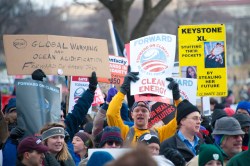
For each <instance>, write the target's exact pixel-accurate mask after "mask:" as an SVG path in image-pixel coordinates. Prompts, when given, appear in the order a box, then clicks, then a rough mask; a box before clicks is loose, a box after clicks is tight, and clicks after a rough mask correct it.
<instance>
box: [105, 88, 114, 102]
mask: <svg viewBox="0 0 250 166" xmlns="http://www.w3.org/2000/svg"><path fill="white" fill-rule="evenodd" d="M116 93H117V89H116V88H110V89H109V90H108V96H107V99H106V101H107V102H110V101H111V100H112V98H113V97H114V96H115V95H116Z"/></svg>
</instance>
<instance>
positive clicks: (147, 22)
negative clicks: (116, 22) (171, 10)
mask: <svg viewBox="0 0 250 166" xmlns="http://www.w3.org/2000/svg"><path fill="white" fill-rule="evenodd" d="M149 1H150V2H149ZM170 2H171V0H161V1H159V2H158V4H156V5H155V7H152V2H151V0H144V8H143V14H142V16H141V18H140V20H139V21H138V23H137V24H136V26H135V28H134V30H133V31H132V33H131V39H135V38H139V37H142V36H145V35H146V34H147V31H148V29H149V28H150V26H151V25H152V23H153V21H154V20H155V19H156V17H157V16H158V15H159V14H160V13H161V12H162V11H163V10H164V8H165V7H166V6H167V5H168V4H169V3H170ZM150 6H151V8H150Z"/></svg>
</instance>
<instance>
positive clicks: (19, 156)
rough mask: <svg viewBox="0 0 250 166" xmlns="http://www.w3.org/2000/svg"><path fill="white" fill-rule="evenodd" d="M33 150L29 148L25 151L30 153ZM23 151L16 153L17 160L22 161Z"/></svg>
mask: <svg viewBox="0 0 250 166" xmlns="http://www.w3.org/2000/svg"><path fill="white" fill-rule="evenodd" d="M33 151H35V150H30V151H27V152H29V153H32V152H33ZM24 153H26V152H24ZM24 153H18V154H17V159H18V160H19V161H22V160H23V159H24Z"/></svg>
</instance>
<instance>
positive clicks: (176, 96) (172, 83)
mask: <svg viewBox="0 0 250 166" xmlns="http://www.w3.org/2000/svg"><path fill="white" fill-rule="evenodd" d="M166 80H167V81H169V82H170V83H169V84H168V89H170V90H172V95H173V99H174V100H178V99H179V98H180V97H181V95H180V90H179V85H178V83H177V82H175V80H174V79H173V78H171V77H168V78H166Z"/></svg>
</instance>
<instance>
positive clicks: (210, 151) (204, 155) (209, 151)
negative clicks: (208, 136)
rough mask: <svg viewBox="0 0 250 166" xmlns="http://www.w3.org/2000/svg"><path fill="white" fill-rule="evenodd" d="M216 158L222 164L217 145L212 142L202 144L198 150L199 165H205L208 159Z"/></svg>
mask: <svg viewBox="0 0 250 166" xmlns="http://www.w3.org/2000/svg"><path fill="white" fill-rule="evenodd" d="M211 160H217V161H220V162H221V165H222V166H223V156H222V153H221V151H220V150H219V148H218V147H216V146H215V145H212V144H202V145H201V146H200V152H199V158H198V161H199V166H205V165H206V164H207V163H208V162H209V161H211Z"/></svg>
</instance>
